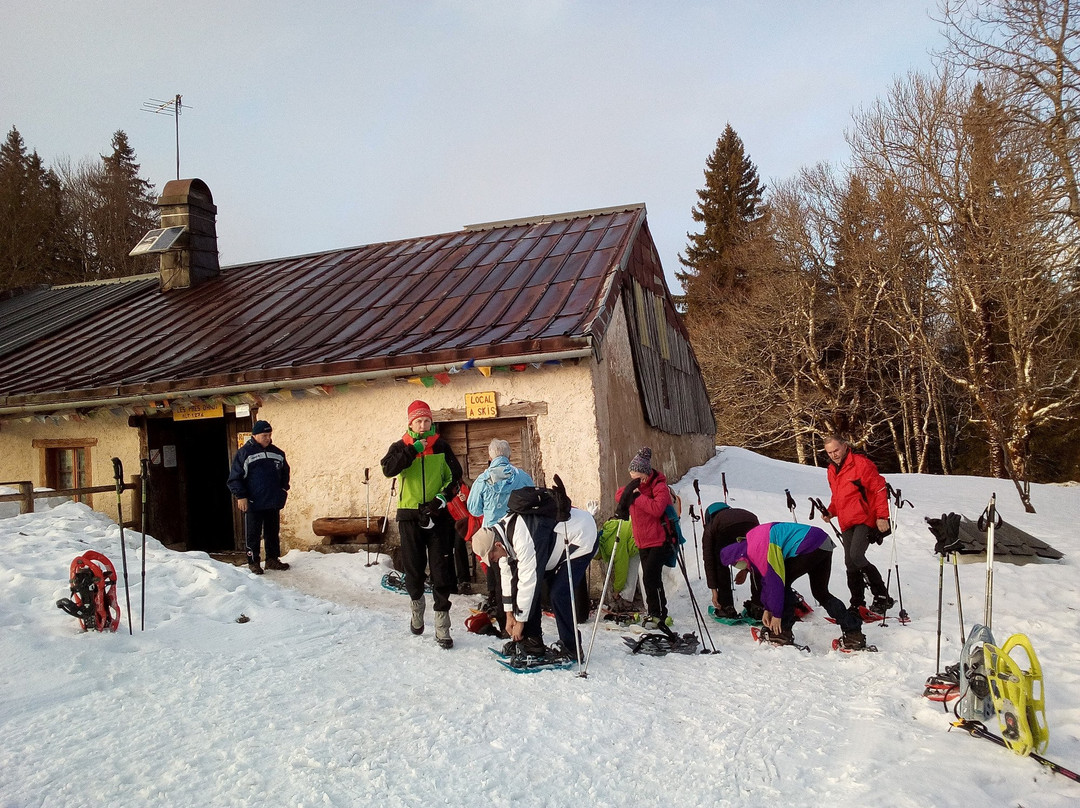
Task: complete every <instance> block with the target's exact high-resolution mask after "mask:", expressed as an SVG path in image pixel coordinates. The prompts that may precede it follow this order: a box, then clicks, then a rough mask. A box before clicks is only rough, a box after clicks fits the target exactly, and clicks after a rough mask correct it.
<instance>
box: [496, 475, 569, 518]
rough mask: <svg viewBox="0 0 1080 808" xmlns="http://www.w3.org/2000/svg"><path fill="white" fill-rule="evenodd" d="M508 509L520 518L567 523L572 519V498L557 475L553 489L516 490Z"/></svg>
mask: <svg viewBox="0 0 1080 808" xmlns="http://www.w3.org/2000/svg"><path fill="white" fill-rule="evenodd" d="M506 508H507V511H508V512H509V513H516V514H518V515H519V516H543V517H546V518H548V519H554V520H555V521H556V522H565V521H566V520H567V519H569V518H570V497H568V496H567V495H566V486H564V485H563V482H562V480H560V479H559V475H558V474H556V475H555V485H554V486H553V487H552V488H539V487H537V486H534V485H529V486H525V487H524V488H515V489H514V490H513V491H511V492H510V499H509V500H508V501H507V503H506Z"/></svg>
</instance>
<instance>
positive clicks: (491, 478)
mask: <svg viewBox="0 0 1080 808" xmlns="http://www.w3.org/2000/svg"><path fill="white" fill-rule="evenodd" d="M488 457H489V458H490V459H491V462H490V463H489V464H488V467H487V468H486V469H484V470H483V471H482V472H480V473H479V474H478V475H477V476H476V480H474V481H473V486H472V488H471V489H470V490H469V498H468V500H466V502H465V507H467V508H468V509H469V513H471V514H472V515H473V516H481V517H483V520H484V521H483V524H482V525H481V529H482V528H490V527H491V526H492V525H494V524H495V523H496V522H498V521H499V520H500V519H502V518H503V517H504V516H506V514H507V511H508V505H509V502H510V492H511V491H516V490H517V489H519V488H527V487H529V486H532V485H535V483H534V482H533V478H532V477H530V476H529V474H528V473H527V472H524V471H522V470H521V469H519V468H518V467H517V466H515V465H514V464H513V463H511V462H510V444H509V443H507V442H506V441H504V440H502V439H500V438H494V439H493V440H492V441H491V443H490V444H488ZM481 561H483V559H481ZM484 566H485V567H486V572H487V588H488V605H489V606H490V609H489V611H490V612H491V614H492V615H493V616H494V618H495V620H496V622H497V623H498V624H499V630H500V632H501V633H502V634H503V635H505V634H506V615H505V614H504V613H503V610H502V607H501V605H500V604H501V600H502V579H501V576H500V574H499V565H498V562H494V563H487V562H486V561H485V562H484Z"/></svg>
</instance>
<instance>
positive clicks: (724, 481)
mask: <svg viewBox="0 0 1080 808" xmlns="http://www.w3.org/2000/svg"><path fill="white" fill-rule="evenodd" d="M720 487H721V488H723V489H724V504H725V505H727V474H726V473H724V472H722V471H721V472H720ZM694 489H695V490H697V486H696V485H695V486H694ZM698 508H699V509H700V508H701V497H700V496H698Z"/></svg>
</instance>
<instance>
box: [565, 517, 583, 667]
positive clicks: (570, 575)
mask: <svg viewBox="0 0 1080 808" xmlns="http://www.w3.org/2000/svg"><path fill="white" fill-rule="evenodd" d="M562 525H563V551H564V552H565V553H566V579H567V581H568V582H569V584H570V589H569V592H570V615H571V617H572V618H573V620H574V654H575V655H576V658H577V664H578V672H580V671H581V638H580V637H579V636H578V628H577V626H578V623H577V598H576V597H574V594H575V593H574V570H573V568H572V566H571V564H570V534H569V531H567V529H566V522H563V523H562Z"/></svg>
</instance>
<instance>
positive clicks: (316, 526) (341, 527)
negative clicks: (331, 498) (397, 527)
mask: <svg viewBox="0 0 1080 808" xmlns="http://www.w3.org/2000/svg"><path fill="white" fill-rule="evenodd" d="M383 521H384V520H383V517H381V516H380V517H375V516H373V517H371V518H370V519H368V517H366V516H322V517H320V518H318V519H316V520H315V521H314V522H312V523H311V531H312V533H314V534H315V535H316V536H320V537H321V538H322V543H323V544H380V545H381V544H382V543H383V536H384V533H383V530H382V525H383Z"/></svg>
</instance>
